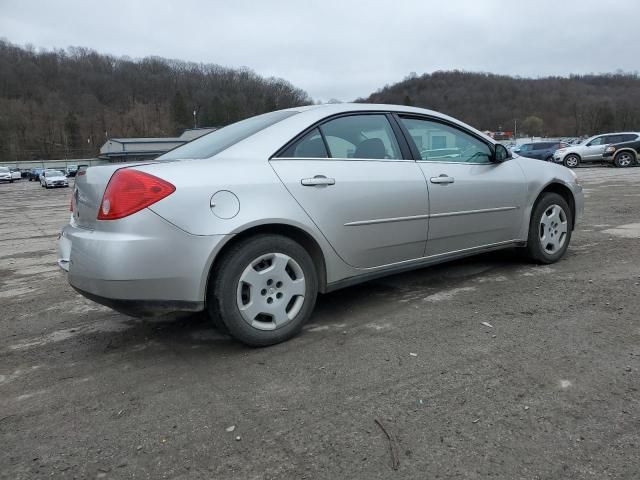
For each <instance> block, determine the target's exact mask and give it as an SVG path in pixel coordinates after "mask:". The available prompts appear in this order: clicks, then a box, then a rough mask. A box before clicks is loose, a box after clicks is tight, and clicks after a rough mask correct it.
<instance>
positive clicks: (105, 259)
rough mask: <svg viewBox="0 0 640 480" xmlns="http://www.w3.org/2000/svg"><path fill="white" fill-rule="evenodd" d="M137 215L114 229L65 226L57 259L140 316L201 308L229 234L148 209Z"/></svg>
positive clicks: (81, 281) (97, 292)
mask: <svg viewBox="0 0 640 480" xmlns="http://www.w3.org/2000/svg"><path fill="white" fill-rule="evenodd" d="M132 217H136V218H135V219H123V220H118V221H117V222H121V223H122V225H123V228H122V229H118V230H115V229H114V230H113V231H99V230H90V229H87V228H80V227H77V226H75V225H72V224H70V225H67V226H65V227H64V228H63V230H62V232H61V234H60V237H59V239H58V265H59V266H60V267H61V268H62V269H63V270H65V271H66V272H67V274H68V275H67V278H68V281H69V283H70V284H71V286H72V287H73V288H75V289H76V290H77V291H78V292H80V293H81V294H82V295H84V296H85V297H87V298H89V299H91V300H94V301H96V302H98V303H101V304H103V305H106V306H108V307H111V308H113V309H115V310H118V311H121V312H124V313H128V314H133V315H138V316H139V315H154V314H164V313H169V312H174V311H198V310H202V309H203V308H204V302H205V292H206V283H207V279H208V273H209V269H210V266H211V264H212V262H213V259H214V258H215V255H216V254H217V252H218V251H219V249H220V248H221V247H222V245H223V244H224V243H225V240H226V238H227V237H228V236H227V235H207V236H198V235H191V234H188V233H186V232H184V231H182V230H180V229H179V228H177V227H175V226H174V225H172V224H170V223H168V222H166V221H165V220H163V219H162V218H161V217H159V216H158V215H156V214H154V213H153V212H151V211H149V210H144V211H141V212H138V213H136V214H135V215H133V216H132ZM101 226H102V225H101ZM104 226H105V227H107V228H113V227H115V226H116V225H115V222H112V223H111V224H109V225H104ZM135 232H144V233H135Z"/></svg>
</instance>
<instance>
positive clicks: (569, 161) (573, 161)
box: [563, 153, 580, 168]
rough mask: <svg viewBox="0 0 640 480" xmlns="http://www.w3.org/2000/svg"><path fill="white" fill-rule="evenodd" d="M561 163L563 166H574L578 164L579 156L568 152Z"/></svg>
mask: <svg viewBox="0 0 640 480" xmlns="http://www.w3.org/2000/svg"><path fill="white" fill-rule="evenodd" d="M563 163H564V166H565V167H569V168H576V167H577V166H578V165H580V157H579V156H578V155H575V154H573V153H572V154H569V155H567V156H566V157H564V162H563Z"/></svg>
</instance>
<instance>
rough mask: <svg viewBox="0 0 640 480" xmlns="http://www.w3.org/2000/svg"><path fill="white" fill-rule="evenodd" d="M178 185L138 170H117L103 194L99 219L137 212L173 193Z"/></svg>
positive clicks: (121, 216) (120, 216)
mask: <svg viewBox="0 0 640 480" xmlns="http://www.w3.org/2000/svg"><path fill="white" fill-rule="evenodd" d="M175 191H176V187H174V186H173V185H171V184H170V183H169V182H165V181H164V180H162V179H161V178H158V177H154V176H153V175H149V174H148V173H144V172H140V171H138V170H130V169H128V168H123V169H121V170H118V171H116V173H114V174H113V176H112V177H111V180H109V183H108V184H107V189H106V190H105V192H104V195H103V196H102V202H101V203H100V210H99V211H98V220H117V219H119V218H124V217H127V216H129V215H131V214H132V213H136V212H138V211H140V210H142V209H143V208H147V207H148V206H149V205H153V204H154V203H156V202H157V201H159V200H162V199H163V198H165V197H167V196H169V195H171V194H172V193H173V192H175Z"/></svg>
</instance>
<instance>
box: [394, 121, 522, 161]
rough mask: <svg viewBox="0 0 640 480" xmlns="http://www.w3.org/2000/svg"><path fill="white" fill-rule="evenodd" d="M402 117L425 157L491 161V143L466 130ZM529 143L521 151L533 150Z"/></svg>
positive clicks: (434, 159)
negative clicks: (488, 143)
mask: <svg viewBox="0 0 640 480" xmlns="http://www.w3.org/2000/svg"><path fill="white" fill-rule="evenodd" d="M401 121H402V123H403V124H404V126H405V127H406V129H407V130H408V131H409V135H410V136H411V138H412V139H413V141H414V143H415V144H416V147H417V148H418V151H419V152H420V158H421V159H422V160H427V161H430V162H466V163H489V161H490V159H491V149H490V147H489V145H487V144H486V143H484V142H483V141H481V140H479V139H478V138H476V137H474V136H472V135H470V134H468V133H466V132H463V131H462V130H458V129H457V128H454V127H450V126H449V125H444V124H442V123H438V122H434V121H431V120H423V119H417V118H401ZM526 146H527V145H523V148H522V150H521V152H522V151H527V150H530V148H528V149H527V148H524V147H526ZM529 147H530V145H529Z"/></svg>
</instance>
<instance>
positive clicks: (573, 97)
mask: <svg viewBox="0 0 640 480" xmlns="http://www.w3.org/2000/svg"><path fill="white" fill-rule="evenodd" d="M358 101H360V102H371V103H390V104H404V105H413V106H418V107H423V108H429V109H432V110H437V111H439V112H442V113H446V114H448V115H451V116H452V117H456V118H459V119H460V120H462V121H464V122H466V123H469V124H470V125H473V126H474V127H476V128H478V129H480V130H490V131H499V130H507V131H513V130H514V128H515V125H516V122H517V132H518V135H521V134H522V135H529V136H539V135H542V136H550V137H553V136H558V137H559V136H576V137H577V136H584V135H593V134H597V133H602V132H610V131H629V130H632V131H640V77H638V75H637V74H626V73H616V74H605V75H570V76H568V77H546V78H536V79H531V78H518V77H509V76H504V75H494V74H490V73H471V72H464V71H445V72H434V73H431V74H424V75H420V76H418V75H416V74H411V75H409V76H407V77H406V78H405V79H404V80H402V81H401V82H398V83H396V84H393V85H387V86H385V87H384V88H382V89H380V90H378V91H377V92H375V93H373V94H371V95H370V96H369V97H367V98H362V99H358Z"/></svg>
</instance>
